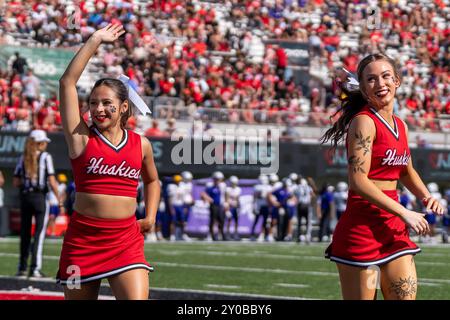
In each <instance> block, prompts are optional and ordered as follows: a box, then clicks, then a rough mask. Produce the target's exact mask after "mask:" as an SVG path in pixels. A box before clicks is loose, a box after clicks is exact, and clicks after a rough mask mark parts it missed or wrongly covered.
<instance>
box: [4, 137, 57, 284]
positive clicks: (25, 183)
mask: <svg viewBox="0 0 450 320" xmlns="http://www.w3.org/2000/svg"><path fill="white" fill-rule="evenodd" d="M48 142H50V139H49V138H48V137H47V134H46V133H45V131H43V130H33V131H31V133H30V136H29V137H28V138H27V141H26V145H25V150H24V153H23V155H22V156H21V157H20V159H19V162H18V163H17V166H16V169H15V171H14V178H13V179H14V180H13V184H14V186H15V187H18V188H19V189H20V209H21V228H20V260H19V266H18V272H17V274H16V276H20V277H25V276H26V275H27V273H26V271H27V264H28V256H29V253H30V251H31V265H30V270H29V273H28V276H29V277H35V278H42V277H44V275H43V273H42V272H41V268H42V247H43V244H44V238H45V232H46V228H47V222H48V214H49V207H48V204H47V201H46V195H47V192H48V190H49V189H48V186H50V188H51V189H52V191H53V192H54V193H55V194H56V195H58V184H57V182H56V179H55V169H54V167H53V159H52V156H51V155H50V154H49V153H48V152H46V151H45V150H46V149H47V145H48ZM58 201H59V203H60V205H62V203H61V201H60V199H59V198H58ZM33 215H34V217H35V221H36V228H35V234H34V241H33V244H32V245H31V250H30V244H31V224H32V222H31V221H32V217H33Z"/></svg>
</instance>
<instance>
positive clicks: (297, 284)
mask: <svg viewBox="0 0 450 320" xmlns="http://www.w3.org/2000/svg"><path fill="white" fill-rule="evenodd" d="M274 285H276V286H279V287H284V288H309V287H310V285H308V284H301V283H274Z"/></svg>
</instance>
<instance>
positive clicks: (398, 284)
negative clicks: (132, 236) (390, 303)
mask: <svg viewBox="0 0 450 320" xmlns="http://www.w3.org/2000/svg"><path fill="white" fill-rule="evenodd" d="M389 292H393V293H395V294H396V295H397V297H398V298H400V299H404V298H406V297H408V296H411V297H414V296H415V294H416V292H417V280H416V279H415V278H413V277H411V276H409V277H408V278H405V279H403V278H400V280H398V281H393V282H391V286H390V287H389Z"/></svg>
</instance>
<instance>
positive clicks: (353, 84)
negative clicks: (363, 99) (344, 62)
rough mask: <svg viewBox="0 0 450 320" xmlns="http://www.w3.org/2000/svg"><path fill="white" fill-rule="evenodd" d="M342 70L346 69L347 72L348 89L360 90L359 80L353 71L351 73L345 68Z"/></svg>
mask: <svg viewBox="0 0 450 320" xmlns="http://www.w3.org/2000/svg"><path fill="white" fill-rule="evenodd" d="M342 70H344V72H345V73H346V74H347V82H346V87H347V89H348V90H349V91H355V90H359V81H358V80H357V79H356V77H355V76H354V75H353V73H351V72H350V71H348V70H347V69H345V68H342Z"/></svg>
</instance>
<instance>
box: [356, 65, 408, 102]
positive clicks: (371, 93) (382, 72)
mask: <svg viewBox="0 0 450 320" xmlns="http://www.w3.org/2000/svg"><path fill="white" fill-rule="evenodd" d="M360 83H361V91H362V93H363V95H364V96H365V98H366V100H367V101H368V102H369V103H370V104H371V105H373V106H375V107H379V108H380V107H384V106H386V105H391V104H393V103H394V98H395V92H396V90H397V88H398V87H399V86H400V79H399V77H398V75H397V74H396V72H395V70H394V67H393V66H392V65H391V64H390V63H389V62H388V61H386V60H377V61H373V62H370V63H369V64H368V65H367V66H366V67H365V68H364V70H363V72H362V79H360Z"/></svg>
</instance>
